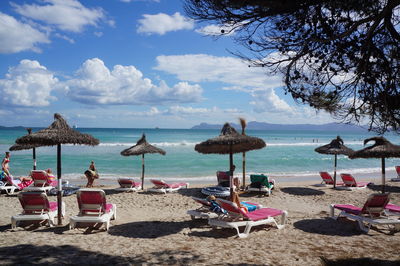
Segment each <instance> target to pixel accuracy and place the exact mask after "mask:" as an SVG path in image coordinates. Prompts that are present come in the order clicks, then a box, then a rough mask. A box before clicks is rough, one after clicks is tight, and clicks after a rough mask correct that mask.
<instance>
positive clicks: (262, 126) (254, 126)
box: [191, 121, 368, 132]
mask: <svg viewBox="0 0 400 266" xmlns="http://www.w3.org/2000/svg"><path fill="white" fill-rule="evenodd" d="M222 126H223V125H221V124H208V123H201V124H200V125H195V126H193V127H192V128H191V129H221V128H222ZM231 126H233V127H234V128H236V129H238V130H240V129H241V126H240V125H239V124H235V123H231ZM246 129H249V130H293V131H294V130H312V131H333V132H366V131H368V130H367V129H366V128H364V127H361V126H357V125H352V124H341V123H328V124H321V125H315V124H270V123H265V122H256V121H252V122H248V123H247V127H246Z"/></svg>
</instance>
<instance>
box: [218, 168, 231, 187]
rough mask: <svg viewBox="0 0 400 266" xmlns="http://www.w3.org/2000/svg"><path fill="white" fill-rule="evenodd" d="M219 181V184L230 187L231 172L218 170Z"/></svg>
mask: <svg viewBox="0 0 400 266" xmlns="http://www.w3.org/2000/svg"><path fill="white" fill-rule="evenodd" d="M216 174H217V182H218V186H221V187H229V179H230V177H229V172H225V171H217V173H216Z"/></svg>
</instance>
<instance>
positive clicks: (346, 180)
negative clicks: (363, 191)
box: [340, 174, 357, 186]
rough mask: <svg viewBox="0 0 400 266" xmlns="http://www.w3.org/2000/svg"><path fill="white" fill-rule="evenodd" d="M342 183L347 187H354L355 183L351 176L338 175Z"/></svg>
mask: <svg viewBox="0 0 400 266" xmlns="http://www.w3.org/2000/svg"><path fill="white" fill-rule="evenodd" d="M340 176H341V177H342V180H343V183H344V184H345V185H347V186H356V185H357V182H356V180H355V179H354V177H353V176H352V175H351V174H340Z"/></svg>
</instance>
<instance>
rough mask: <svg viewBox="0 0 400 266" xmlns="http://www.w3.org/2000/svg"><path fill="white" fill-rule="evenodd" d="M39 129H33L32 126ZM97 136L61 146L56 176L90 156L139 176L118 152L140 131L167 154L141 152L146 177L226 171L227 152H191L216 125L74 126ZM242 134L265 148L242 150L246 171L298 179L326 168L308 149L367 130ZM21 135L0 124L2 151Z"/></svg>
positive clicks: (19, 160)
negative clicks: (259, 140)
mask: <svg viewBox="0 0 400 266" xmlns="http://www.w3.org/2000/svg"><path fill="white" fill-rule="evenodd" d="M37 130H39V129H33V131H37ZM78 130H79V131H81V132H84V133H89V134H91V135H93V136H94V137H96V138H98V139H99V140H100V145H99V146H96V147H91V146H79V145H63V146H62V176H63V178H66V179H70V180H73V179H82V178H83V172H84V171H85V170H86V169H87V168H88V166H89V164H90V161H91V160H94V161H95V163H96V166H97V168H98V170H99V173H100V177H101V178H106V179H116V178H118V177H122V176H125V177H139V176H140V173H141V157H140V156H129V157H125V156H121V155H120V152H121V151H122V150H124V149H126V148H128V147H130V146H132V145H134V144H136V141H137V140H138V139H139V138H140V137H141V135H142V133H145V134H146V138H147V141H148V142H149V143H151V144H153V145H155V146H157V147H159V148H162V149H164V150H165V151H166V152H167V154H166V155H165V156H163V155H160V154H146V155H145V165H146V173H145V175H146V177H148V178H152V177H154V178H165V179H171V180H173V179H179V180H184V179H185V180H189V181H190V180H191V181H196V180H197V181H199V180H201V181H210V182H214V181H215V179H216V178H215V172H216V171H217V170H228V166H229V156H228V155H205V154H200V153H197V152H196V151H195V150H194V146H195V144H197V143H200V142H202V141H204V140H206V139H209V138H212V137H215V136H217V135H219V130H191V129H103V128H98V129H97V128H79V129H78ZM246 133H247V135H250V136H256V137H259V138H262V139H263V140H264V141H265V142H266V143H267V147H266V148H264V149H261V150H256V151H250V152H248V153H247V154H246V162H247V163H246V168H247V172H248V174H250V173H265V174H268V175H270V176H273V177H275V178H278V179H279V178H298V177H307V176H312V175H314V176H315V175H317V174H318V172H319V171H332V169H333V156H331V155H323V154H319V153H316V152H315V151H314V149H315V148H316V147H318V146H321V145H324V144H327V143H329V142H330V141H331V140H332V139H333V138H336V136H337V135H338V134H339V135H340V136H341V137H342V139H343V140H344V142H345V145H347V146H348V147H350V148H352V149H355V150H357V149H361V148H362V147H363V145H362V141H363V140H364V139H365V138H368V137H371V136H373V133H363V134H359V133H340V132H333V133H332V132H324V131H296V132H294V131H266V130H265V131H261V130H260V131H258V130H254V131H252V130H248V131H246ZM25 134H26V131H25V130H24V129H0V152H1V154H4V152H5V151H8V149H9V147H10V146H12V145H13V144H14V141H15V139H16V138H18V137H20V136H23V135H25ZM386 137H387V138H388V139H389V140H390V141H392V142H393V143H394V144H399V143H400V137H399V136H397V135H388V136H386ZM36 155H37V167H38V169H47V168H52V169H53V171H54V172H55V171H56V147H40V148H37V149H36ZM234 163H235V165H236V175H241V172H242V154H235V155H234ZM398 164H400V159H398V158H389V159H387V160H386V166H387V169H388V170H393V169H394V166H395V165H398ZM10 168H11V173H12V174H13V175H14V176H23V175H27V174H28V173H29V171H30V169H32V151H31V150H25V151H14V152H12V153H11V162H10ZM338 171H340V172H350V173H353V174H357V173H379V172H380V160H378V159H356V160H350V159H348V158H347V157H346V156H338Z"/></svg>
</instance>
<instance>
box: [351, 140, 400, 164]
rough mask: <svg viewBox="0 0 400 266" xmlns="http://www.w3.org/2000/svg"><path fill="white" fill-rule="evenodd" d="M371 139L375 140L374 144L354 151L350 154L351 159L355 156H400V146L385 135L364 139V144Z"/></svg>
mask: <svg viewBox="0 0 400 266" xmlns="http://www.w3.org/2000/svg"><path fill="white" fill-rule="evenodd" d="M370 141H375V144H373V145H372V146H368V147H365V148H364V149H362V150H359V151H356V152H354V153H353V154H352V155H350V158H351V159H355V158H390V157H400V146H399V145H394V144H392V143H391V142H390V141H388V140H387V139H385V138H384V137H372V138H369V139H365V140H364V145H366V144H367V143H368V142H370Z"/></svg>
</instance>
